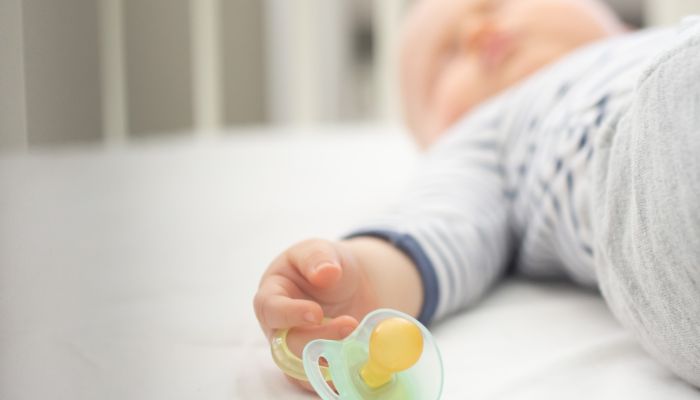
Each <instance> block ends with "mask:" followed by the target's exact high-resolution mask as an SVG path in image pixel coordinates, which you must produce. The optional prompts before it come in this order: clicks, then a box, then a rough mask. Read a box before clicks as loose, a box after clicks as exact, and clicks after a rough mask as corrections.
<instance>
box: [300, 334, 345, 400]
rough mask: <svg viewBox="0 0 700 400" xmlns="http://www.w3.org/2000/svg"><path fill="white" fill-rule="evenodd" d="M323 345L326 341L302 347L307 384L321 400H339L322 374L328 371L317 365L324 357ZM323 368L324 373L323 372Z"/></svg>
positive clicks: (314, 342) (316, 341)
mask: <svg viewBox="0 0 700 400" xmlns="http://www.w3.org/2000/svg"><path fill="white" fill-rule="evenodd" d="M325 343H328V341H327V340H323V339H319V340H314V341H312V342H309V344H307V345H306V347H304V354H303V356H302V357H304V363H303V364H304V369H305V371H306V376H308V378H309V383H310V384H311V386H312V387H313V388H314V390H316V393H317V394H318V395H319V396H321V398H322V399H323V400H339V399H340V396H339V395H338V394H336V393H335V391H334V390H333V389H331V387H330V386H328V381H330V379H328V378H326V377H325V376H324V373H325V372H327V371H328V369H327V368H326V367H322V366H320V365H318V361H319V359H320V358H321V357H325V354H324V351H325ZM326 359H327V357H326ZM324 368H325V369H326V371H324Z"/></svg>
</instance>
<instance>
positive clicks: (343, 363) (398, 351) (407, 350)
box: [272, 309, 443, 400]
mask: <svg viewBox="0 0 700 400" xmlns="http://www.w3.org/2000/svg"><path fill="white" fill-rule="evenodd" d="M287 332H288V330H284V331H278V332H276V333H275V336H274V337H273V340H272V356H273V359H274V360H275V363H276V364H277V365H278V366H279V367H280V368H281V369H282V370H283V371H284V372H285V373H286V374H287V375H289V376H291V377H293V378H296V379H299V380H304V381H309V383H310V384H311V386H312V387H313V388H314V390H316V393H318V395H319V396H321V398H322V399H323V400H338V399H341V400H361V399H377V400H379V399H381V400H399V399H400V400H437V399H439V398H440V394H441V392H442V381H443V370H442V360H441V358H440V352H439V350H438V348H437V345H436V344H435V341H434V340H433V338H432V336H431V334H430V332H429V331H428V329H427V328H426V327H425V326H423V325H422V324H421V323H420V322H418V321H417V320H415V319H414V318H413V317H411V316H410V315H407V314H404V313H402V312H399V311H395V310H389V309H379V310H376V311H373V312H371V313H369V314H367V316H365V318H364V319H363V320H362V322H361V323H360V325H359V326H358V327H357V328H356V329H355V330H354V331H353V332H352V333H351V334H350V335H349V336H348V337H346V338H345V339H343V340H340V341H335V340H325V339H318V340H314V341H311V342H309V343H308V344H307V345H306V347H304V352H303V355H302V359H303V361H302V360H300V359H299V358H298V357H296V356H295V355H294V354H293V353H291V351H289V348H288V347H287V343H286V338H287ZM322 357H323V358H324V359H325V360H326V361H327V363H328V366H327V367H324V366H321V365H319V359H320V358H322ZM327 381H332V382H333V385H334V386H335V388H336V390H337V393H336V392H335V391H333V389H331V387H330V386H329V385H328V383H327Z"/></svg>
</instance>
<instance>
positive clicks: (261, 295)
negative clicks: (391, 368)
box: [254, 239, 377, 389]
mask: <svg viewBox="0 0 700 400" xmlns="http://www.w3.org/2000/svg"><path fill="white" fill-rule="evenodd" d="M254 307H255V314H256V316H257V318H258V321H259V323H260V326H261V327H262V329H263V331H264V332H265V335H266V336H267V338H268V340H269V339H270V338H271V336H272V334H273V333H274V331H275V330H277V329H287V328H294V329H292V330H291V331H290V332H289V335H288V336H287V344H288V346H289V348H290V350H292V352H294V353H295V354H297V355H300V354H301V352H302V349H303V348H304V346H305V345H306V343H307V342H309V341H310V340H313V339H317V338H324V339H334V340H337V339H342V338H344V337H345V336H347V335H349V334H350V333H351V332H352V331H353V330H354V329H355V327H357V325H358V320H360V319H361V318H362V317H364V315H365V314H367V313H368V312H370V311H371V310H373V309H375V308H376V307H377V296H376V294H375V293H374V292H373V289H372V287H371V285H370V283H369V280H368V278H367V274H366V273H365V271H364V270H363V268H362V266H361V265H359V263H358V262H357V259H356V257H355V256H354V254H353V250H352V247H351V246H350V245H348V244H347V243H344V242H330V241H325V240H317V239H316V240H307V241H303V242H301V243H298V244H296V245H294V246H292V247H291V248H289V249H288V250H287V251H285V252H284V253H282V254H281V255H280V256H278V257H277V258H276V259H275V260H274V261H273V262H272V264H270V266H269V267H268V269H267V271H266V272H265V274H264V275H263V277H262V280H261V282H260V286H259V288H258V292H257V294H256V295H255V301H254ZM324 317H326V318H332V319H331V320H330V321H327V322H324V323H323V324H321V322H322V320H323V318H324ZM301 386H303V387H305V388H307V389H308V388H309V387H308V385H304V384H302V385H301Z"/></svg>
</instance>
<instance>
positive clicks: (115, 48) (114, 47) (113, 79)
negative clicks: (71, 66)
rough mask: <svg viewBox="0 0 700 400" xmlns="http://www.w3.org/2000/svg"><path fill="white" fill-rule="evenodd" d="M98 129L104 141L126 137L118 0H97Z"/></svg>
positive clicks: (121, 36) (125, 104) (119, 141)
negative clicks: (98, 20)
mask: <svg viewBox="0 0 700 400" xmlns="http://www.w3.org/2000/svg"><path fill="white" fill-rule="evenodd" d="M99 10H100V16H99V17H100V29H101V31H102V35H101V43H100V57H101V68H102V71H101V74H102V76H101V82H102V133H103V137H104V139H105V141H106V142H107V143H122V142H124V141H126V139H127V137H128V135H129V134H128V131H129V128H128V121H129V116H128V107H127V96H126V72H125V58H124V28H123V27H124V15H123V4H122V0H100V5H99Z"/></svg>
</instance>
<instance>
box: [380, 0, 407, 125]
mask: <svg viewBox="0 0 700 400" xmlns="http://www.w3.org/2000/svg"><path fill="white" fill-rule="evenodd" d="M402 6H403V1H402V0H381V1H375V2H374V10H373V13H374V29H375V40H376V43H377V46H376V53H375V71H374V80H375V88H376V96H377V99H378V102H377V106H378V110H377V113H378V115H379V117H380V118H381V119H382V120H385V121H386V120H388V121H395V120H397V119H398V118H399V101H398V52H397V38H398V33H399V25H400V19H401V10H402Z"/></svg>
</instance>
